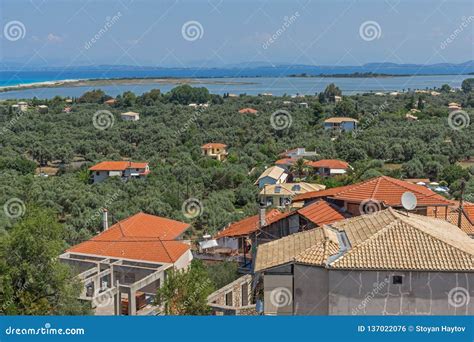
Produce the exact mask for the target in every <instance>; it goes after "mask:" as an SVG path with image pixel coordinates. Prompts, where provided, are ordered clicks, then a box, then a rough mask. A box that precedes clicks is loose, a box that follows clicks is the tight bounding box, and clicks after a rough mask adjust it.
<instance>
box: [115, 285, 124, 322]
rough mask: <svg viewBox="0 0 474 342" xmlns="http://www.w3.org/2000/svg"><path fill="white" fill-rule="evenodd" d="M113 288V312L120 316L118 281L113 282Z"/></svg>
mask: <svg viewBox="0 0 474 342" xmlns="http://www.w3.org/2000/svg"><path fill="white" fill-rule="evenodd" d="M115 288H116V289H117V292H116V293H115V295H114V314H115V316H120V315H121V314H122V294H121V293H120V284H119V282H118V281H117V282H116V283H115Z"/></svg>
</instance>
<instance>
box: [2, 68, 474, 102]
mask: <svg viewBox="0 0 474 342" xmlns="http://www.w3.org/2000/svg"><path fill="white" fill-rule="evenodd" d="M232 70H234V69H205V70H204V69H203V70H201V69H195V70H193V69H150V70H113V69H112V70H101V69H94V70H59V69H58V70H56V71H52V70H48V71H20V72H18V71H0V86H9V85H18V84H30V83H37V82H46V81H58V80H66V79H97V78H133V77H135V78H141V77H155V78H162V77H175V78H190V77H193V78H196V77H199V82H198V83H195V84H192V86H203V87H206V88H208V89H209V91H210V92H211V93H215V94H223V93H235V94H244V93H245V94H249V95H257V94H260V93H272V94H273V95H283V94H288V95H292V94H304V95H314V94H315V93H318V92H320V91H322V90H324V88H325V87H326V86H327V85H328V84H330V83H335V84H336V85H337V86H338V87H339V88H340V89H341V90H342V92H343V93H344V94H346V95H351V94H355V93H364V92H371V91H373V92H388V91H402V90H408V89H426V88H433V87H440V86H441V85H443V84H449V85H450V86H451V87H460V86H461V83H462V81H463V80H464V79H465V78H468V77H472V76H469V75H419V76H400V77H399V76H396V77H383V78H341V77H333V78H332V77H286V76H284V75H285V74H284V73H283V70H282V69H281V68H280V69H278V70H273V69H270V71H272V70H273V71H272V72H270V71H269V70H268V68H261V69H248V70H247V69H242V70H240V71H239V72H237V71H236V70H234V71H232ZM256 70H258V71H256ZM291 71H298V70H291ZM344 71H346V70H344ZM257 72H258V73H259V74H261V75H263V76H262V77H255V73H257ZM286 74H288V70H286ZM252 75H253V77H252ZM216 81H221V82H232V83H234V82H235V83H236V84H215V83H214V82H216ZM175 86H176V84H175V83H171V82H170V83H166V82H165V83H159V84H145V85H133V84H130V85H128V84H127V85H123V84H121V85H117V86H100V88H101V89H102V90H104V91H105V92H106V93H107V94H109V95H111V96H116V95H118V94H121V93H123V92H124V91H127V90H130V91H133V92H135V93H136V94H142V93H144V92H147V91H149V90H151V89H154V88H159V89H161V91H162V92H167V91H169V90H171V89H172V88H174V87H175ZM91 89H93V88H92V87H58V88H47V87H44V88H35V89H26V90H15V91H9V92H3V93H0V99H9V98H32V97H35V96H36V97H37V98H52V97H54V96H57V95H59V96H71V97H77V96H80V95H82V94H83V93H84V92H86V91H88V90H91Z"/></svg>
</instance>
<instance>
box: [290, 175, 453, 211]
mask: <svg viewBox="0 0 474 342" xmlns="http://www.w3.org/2000/svg"><path fill="white" fill-rule="evenodd" d="M407 191H409V192H412V193H413V194H414V195H415V196H416V198H417V202H418V206H434V205H441V206H449V205H451V202H450V201H448V200H447V199H445V198H444V197H443V196H441V195H438V194H437V193H436V192H434V191H431V190H430V189H428V188H426V187H424V186H421V185H417V184H412V183H409V182H405V181H402V180H399V179H395V178H391V177H387V176H381V177H377V178H372V179H369V180H367V181H364V182H361V183H357V184H353V185H347V186H343V187H338V188H332V189H328V190H324V191H316V192H307V193H305V194H302V195H298V196H296V197H295V198H294V199H293V201H302V200H308V199H313V198H321V197H329V198H334V199H338V200H343V201H348V202H355V203H361V202H363V201H365V200H375V201H379V202H381V203H383V204H384V205H386V206H401V197H402V195H403V194H404V193H405V192H407Z"/></svg>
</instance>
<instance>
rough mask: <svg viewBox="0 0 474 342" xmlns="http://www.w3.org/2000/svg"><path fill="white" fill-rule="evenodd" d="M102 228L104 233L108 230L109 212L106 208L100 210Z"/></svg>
mask: <svg viewBox="0 0 474 342" xmlns="http://www.w3.org/2000/svg"><path fill="white" fill-rule="evenodd" d="M102 228H103V229H104V232H105V231H106V230H107V229H109V212H108V210H107V209H106V208H104V209H102Z"/></svg>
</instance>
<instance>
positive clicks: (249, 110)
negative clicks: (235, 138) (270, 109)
mask: <svg viewBox="0 0 474 342" xmlns="http://www.w3.org/2000/svg"><path fill="white" fill-rule="evenodd" d="M239 113H240V114H256V113H258V110H256V109H253V108H242V109H241V110H239Z"/></svg>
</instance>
